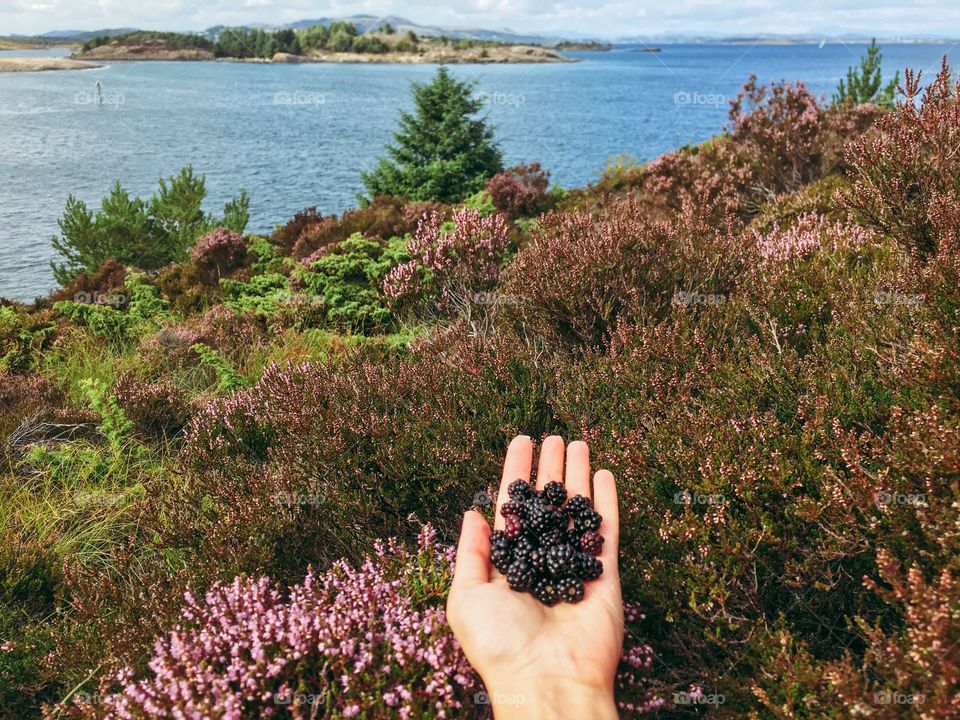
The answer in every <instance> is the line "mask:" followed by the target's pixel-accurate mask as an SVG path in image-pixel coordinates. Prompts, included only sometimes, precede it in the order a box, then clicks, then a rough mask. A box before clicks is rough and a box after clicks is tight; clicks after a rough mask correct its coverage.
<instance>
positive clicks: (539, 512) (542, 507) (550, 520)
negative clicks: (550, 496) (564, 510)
mask: <svg viewBox="0 0 960 720" xmlns="http://www.w3.org/2000/svg"><path fill="white" fill-rule="evenodd" d="M526 509H527V526H528V527H529V529H530V530H531V531H532V532H535V533H537V534H538V535H543V534H544V533H545V532H547V531H549V530H553V529H554V528H559V527H561V526H562V525H563V519H564V518H563V515H562V514H561V513H560V511H559V510H557V509H556V508H555V507H554V506H553V505H549V504H547V503H544V502H543V501H541V500H531V501H530V502H528V503H527V505H526Z"/></svg>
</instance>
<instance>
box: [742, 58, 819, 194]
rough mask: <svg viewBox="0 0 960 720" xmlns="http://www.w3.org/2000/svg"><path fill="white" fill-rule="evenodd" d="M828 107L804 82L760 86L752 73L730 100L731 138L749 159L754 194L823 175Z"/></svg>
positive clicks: (795, 185)
mask: <svg viewBox="0 0 960 720" xmlns="http://www.w3.org/2000/svg"><path fill="white" fill-rule="evenodd" d="M823 115H824V111H823V109H822V108H821V106H820V105H819V103H818V102H817V99H816V98H815V97H814V96H813V95H812V94H811V93H810V91H809V90H808V89H807V87H806V85H804V84H803V83H802V82H798V83H796V84H792V83H788V82H786V81H783V82H779V83H772V84H770V85H759V84H758V83H757V79H756V76H751V77H750V79H749V80H748V81H747V83H746V84H745V85H744V86H743V90H742V91H741V92H740V94H739V95H738V96H737V97H736V99H735V100H733V101H732V102H731V106H730V127H729V132H730V135H731V138H732V139H733V141H734V143H735V144H736V149H737V152H738V154H739V155H740V156H741V157H746V158H748V161H749V163H750V167H751V174H752V175H753V185H754V187H755V192H757V193H758V194H760V196H761V197H763V196H766V197H772V196H774V195H777V194H778V193H781V192H789V191H792V190H796V189H797V188H798V187H800V186H801V185H803V184H805V183H808V182H811V181H813V180H816V179H817V178H818V177H820V176H821V175H822V173H823V167H822V164H821V160H822V150H821V147H820V143H819V140H820V137H819V136H820V133H821V131H822V127H823V123H824V120H823Z"/></svg>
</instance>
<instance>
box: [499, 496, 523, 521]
mask: <svg viewBox="0 0 960 720" xmlns="http://www.w3.org/2000/svg"><path fill="white" fill-rule="evenodd" d="M522 513H523V503H518V502H517V501H515V500H507V501H506V502H505V503H504V504H503V505H501V506H500V514H501V515H503V516H504V517H510V516H511V515H516V516H517V517H522Z"/></svg>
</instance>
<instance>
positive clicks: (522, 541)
mask: <svg viewBox="0 0 960 720" xmlns="http://www.w3.org/2000/svg"><path fill="white" fill-rule="evenodd" d="M536 549H537V541H536V540H534V539H533V538H531V537H530V536H529V535H521V536H520V537H519V538H517V541H516V542H515V543H514V544H513V559H514V560H529V559H530V556H531V555H532V554H533V551H534V550H536Z"/></svg>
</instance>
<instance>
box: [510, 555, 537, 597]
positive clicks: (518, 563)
mask: <svg viewBox="0 0 960 720" xmlns="http://www.w3.org/2000/svg"><path fill="white" fill-rule="evenodd" d="M531 583H533V568H531V567H530V563H528V562H527V561H526V560H514V561H513V563H512V564H511V565H510V568H509V569H508V570H507V585H509V586H510V587H511V589H513V590H517V591H518V592H523V591H524V590H527V589H529V587H530V585H531Z"/></svg>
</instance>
